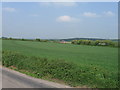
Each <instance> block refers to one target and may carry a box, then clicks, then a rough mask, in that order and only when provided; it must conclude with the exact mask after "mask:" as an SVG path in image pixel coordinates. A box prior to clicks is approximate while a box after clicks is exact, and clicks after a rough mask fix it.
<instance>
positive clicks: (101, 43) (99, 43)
mask: <svg viewBox="0 0 120 90" xmlns="http://www.w3.org/2000/svg"><path fill="white" fill-rule="evenodd" d="M71 43H72V44H76V45H92V46H112V47H118V42H113V41H110V40H95V41H93V40H73V41H72V42H71Z"/></svg>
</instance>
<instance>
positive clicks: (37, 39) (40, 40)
mask: <svg viewBox="0 0 120 90" xmlns="http://www.w3.org/2000/svg"><path fill="white" fill-rule="evenodd" d="M3 39H4V40H20V41H39V42H47V41H48V40H43V39H39V38H36V39H24V38H21V39H17V38H11V37H10V38H3Z"/></svg>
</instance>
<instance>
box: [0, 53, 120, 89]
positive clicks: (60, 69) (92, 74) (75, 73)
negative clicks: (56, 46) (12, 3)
mask: <svg viewBox="0 0 120 90" xmlns="http://www.w3.org/2000/svg"><path fill="white" fill-rule="evenodd" d="M2 54H3V57H2V58H3V63H2V64H3V66H6V67H11V66H14V67H16V68H17V69H18V70H19V71H20V70H25V71H28V72H29V73H32V74H34V76H35V77H38V78H44V77H46V76H51V77H50V78H55V79H59V80H62V81H64V82H66V83H67V84H69V85H71V86H80V85H87V86H89V87H99V88H101V87H103V88H106V87H107V88H116V87H118V86H117V78H112V76H114V74H113V73H110V72H108V71H106V70H104V69H102V68H100V67H97V66H95V65H89V66H88V65H79V66H78V65H76V64H74V63H71V62H67V61H65V60H59V59H58V60H48V59H47V58H38V57H28V56H24V55H21V54H20V53H17V52H11V51H3V52H2Z"/></svg>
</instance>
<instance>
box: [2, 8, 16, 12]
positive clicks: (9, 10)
mask: <svg viewBox="0 0 120 90" xmlns="http://www.w3.org/2000/svg"><path fill="white" fill-rule="evenodd" d="M3 10H4V11H7V12H15V11H16V9H15V8H10V7H5V8H3Z"/></svg>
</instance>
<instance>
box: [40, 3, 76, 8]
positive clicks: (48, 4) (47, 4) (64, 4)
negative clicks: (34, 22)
mask: <svg viewBox="0 0 120 90" xmlns="http://www.w3.org/2000/svg"><path fill="white" fill-rule="evenodd" d="M40 5H42V6H67V7H71V6H76V5H77V4H76V2H40Z"/></svg>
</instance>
